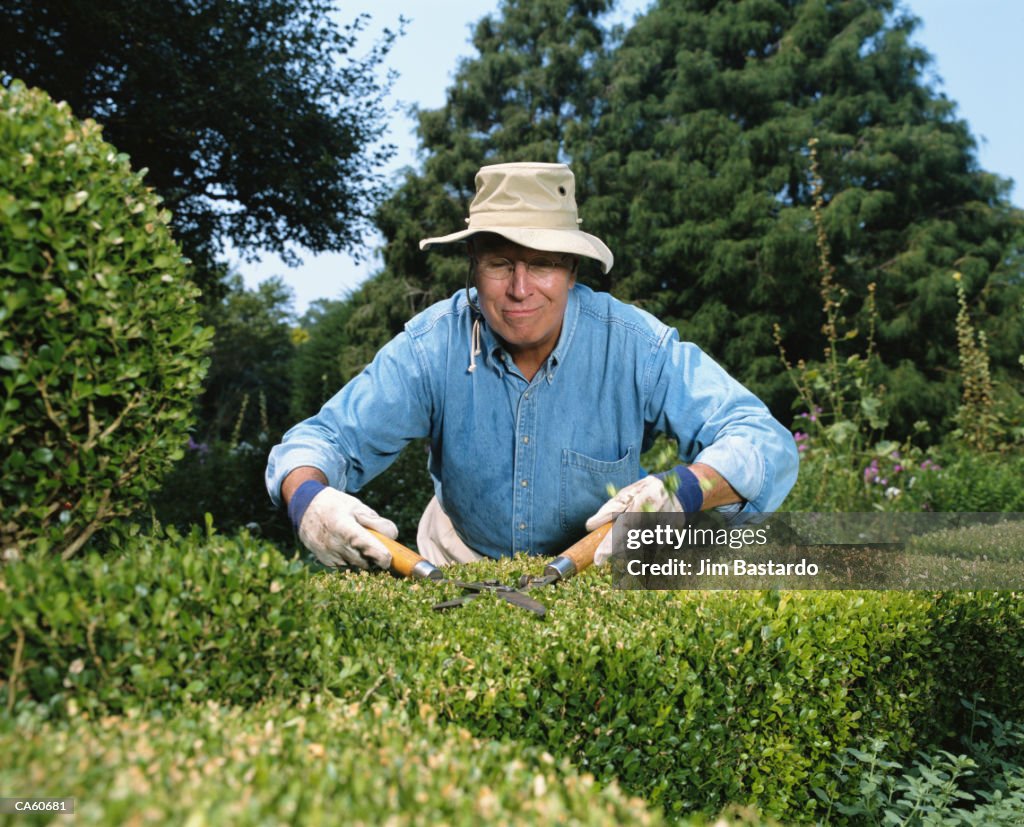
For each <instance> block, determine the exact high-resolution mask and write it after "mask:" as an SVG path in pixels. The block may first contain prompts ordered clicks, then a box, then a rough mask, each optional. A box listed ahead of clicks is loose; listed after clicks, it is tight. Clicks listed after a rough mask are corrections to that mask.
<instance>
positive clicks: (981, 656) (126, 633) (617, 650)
mask: <svg viewBox="0 0 1024 827" xmlns="http://www.w3.org/2000/svg"><path fill="white" fill-rule="evenodd" d="M132 548H133V554H132V555H131V556H130V557H125V558H123V559H109V558H102V557H99V556H96V555H90V556H88V557H86V558H84V559H83V560H81V561H72V562H70V563H67V564H60V565H54V564H53V563H52V561H50V560H47V559H44V558H43V557H41V556H32V557H31V558H30V559H27V560H25V561H24V562H22V563H18V564H16V565H12V566H9V567H7V568H6V569H5V570H3V572H2V574H0V618H2V619H0V652H4V653H6V655H4V656H2V659H0V663H2V664H3V667H4V670H5V672H4V673H3V676H2V677H3V680H4V683H3V684H2V685H0V691H3V692H4V693H5V695H6V697H7V699H8V702H9V704H10V708H11V709H12V710H14V711H17V710H22V709H24V710H30V709H34V710H36V713H34V714H37V713H42V714H45V715H50V716H56V717H57V718H61V717H63V716H66V715H68V714H72V713H73V714H75V715H82V714H85V715H89V716H91V717H93V718H95V717H96V716H101V715H106V714H111V713H117V714H121V713H125V712H130V711H132V710H136V711H140V712H144V711H147V710H148V711H149V712H151V713H155V712H159V711H162V710H169V709H177V708H180V706H181V704H190V703H195V702H200V701H202V702H205V701H208V700H212V701H215V702H217V703H219V704H242V705H250V704H253V703H257V702H260V701H263V700H265V699H268V698H289V697H295V696H297V695H299V694H301V693H302V692H313V691H315V692H326V693H330V694H332V695H334V696H336V697H337V698H338V699H339V700H341V701H344V702H349V703H356V702H359V703H362V702H364V701H366V700H367V699H370V698H372V699H374V700H384V701H386V702H388V703H389V704H391V705H392V706H393V707H395V708H401V709H403V710H406V711H407V712H408V714H409V715H411V716H413V717H415V718H416V719H418V720H420V721H421V722H422V723H423V724H424V725H425V726H427V727H428V728H429V727H447V726H449V725H456V726H458V727H462V728H465V729H467V730H468V731H469V732H471V733H473V735H474V736H476V737H482V738H486V739H492V740H499V741H505V740H514V741H516V742H517V743H520V744H524V745H531V746H532V747H536V748H539V749H542V750H545V751H547V752H549V753H550V754H552V755H554V756H556V757H558V758H567V759H569V760H571V761H572V762H573V763H574V764H575V765H576V767H577V768H578V769H579V770H580V771H582V772H589V773H592V774H594V775H595V776H596V777H597V778H598V779H599V780H608V779H612V778H615V779H617V780H618V782H619V783H620V784H621V785H622V787H623V788H624V789H625V790H626V791H628V792H629V793H630V794H634V795H641V796H643V797H644V798H646V799H647V800H648V801H649V802H651V803H653V804H657V805H662V806H664V807H665V808H666V809H667V811H668V812H670V813H675V812H691V811H695V810H699V811H704V812H707V813H713V812H717V811H718V810H719V809H720V808H721V807H723V806H724V805H726V804H728V803H730V802H733V803H740V804H743V803H748V802H752V801H757V802H759V804H760V805H761V806H762V807H764V808H765V810H766V811H767V812H768V813H769V814H772V815H775V816H777V817H780V818H783V819H786V820H794V819H804V818H814V817H815V816H818V815H820V813H821V807H822V805H821V802H820V800H819V799H818V798H817V797H816V796H815V794H814V793H813V792H812V791H813V789H814V788H815V787H818V788H820V789H822V790H826V791H828V792H829V794H830V796H832V797H833V798H835V797H838V798H840V799H841V798H842V796H844V795H848V794H852V793H851V790H853V789H855V785H856V781H857V770H856V768H855V769H853V770H851V771H850V772H849V773H848V774H846V775H845V776H844V778H842V779H840V778H839V776H838V775H837V774H836V764H835V756H836V754H837V753H840V752H842V751H843V750H845V749H846V748H848V747H863V746H864V745H866V744H868V743H870V742H873V741H874V740H875V739H881V740H882V741H885V742H886V743H887V744H888V745H889V746H888V748H887V754H888V755H891V756H894V757H900V756H907V755H910V754H912V752H913V750H914V749H916V748H918V747H921V746H924V745H927V744H933V743H936V742H939V741H941V740H942V739H943V738H945V737H947V736H950V735H952V734H954V733H956V732H958V731H961V728H962V726H963V722H962V721H960V719H959V717H958V716H959V715H960V714H961V713H962V711H963V710H962V708H961V706H960V702H959V701H960V697H961V696H968V695H971V694H973V693H975V692H980V693H982V694H983V695H984V696H985V697H986V701H987V704H988V706H989V708H991V709H993V710H994V711H996V712H998V713H999V714H1002V715H1004V716H1005V717H1006V718H1008V719H1012V720H1021V719H1022V715H1024V701H1022V699H1021V696H1020V693H1019V686H1020V684H1021V682H1022V680H1024V662H1022V657H1021V652H1024V609H1022V604H1021V601H1020V599H1019V596H1018V595H1015V594H1011V593H975V594H971V593H948V594H930V593H922V592H909V593H907V592H905V593H897V592H888V593H880V592H861V593H858V592H787V593H772V592H688V593H681V592H680V593H674V592H657V593H656V592H626V591H616V590H614V589H613V588H612V587H611V584H610V576H609V574H608V573H607V572H604V571H592V572H588V573H586V574H585V575H583V576H581V577H579V578H577V579H575V580H572V581H569V582H568V583H565V584H563V585H561V586H559V587H557V588H554V589H551V590H549V591H547V592H544V593H542V594H541V596H542V597H543V599H544V600H545V601H546V602H547V603H548V604H549V608H550V610H549V614H548V617H547V618H546V619H545V620H537V619H536V618H535V617H533V616H532V615H530V614H529V613H527V612H524V611H522V610H521V609H517V608H516V607H514V606H510V605H508V604H506V603H505V602H503V601H500V600H497V599H493V598H491V597H486V598H483V599H480V600H477V601H475V602H474V603H472V604H469V605H468V606H466V607H465V608H463V609H460V610H458V611H456V612H450V613H444V614H439V613H436V612H433V611H431V608H430V607H431V606H432V604H433V603H434V602H435V601H437V600H439V599H442V598H443V597H446V596H451V595H452V594H453V593H454V592H453V591H452V588H451V587H447V586H440V585H438V584H434V583H410V582H407V581H402V580H397V579H394V578H392V577H390V576H388V575H365V574H364V575H355V574H352V575H345V574H341V575H339V574H329V573H320V574H315V575H310V574H309V573H308V571H307V570H306V569H305V567H304V566H303V565H302V564H301V563H300V562H298V561H287V560H285V559H283V558H282V557H281V556H280V554H279V553H278V552H277V551H276V550H275V549H273V548H272V547H270V546H268V545H265V544H260V543H259V542H257V541H254V540H252V539H249V538H246V537H244V536H243V537H241V538H238V539H225V538H220V537H217V536H212V537H207V538H205V539H204V538H201V537H199V536H198V535H193V536H192V537H186V538H180V537H177V536H176V535H171V536H170V537H168V538H165V539H159V538H137V539H136V540H135V541H134V542H133V546H132ZM536 565H537V564H536V561H531V560H522V559H515V560H511V561H503V562H501V563H494V562H489V563H482V564H476V565H474V566H472V567H468V571H465V572H462V574H464V575H465V576H468V577H497V578H499V579H501V580H502V581H505V582H512V581H514V579H515V577H516V575H517V574H518V573H521V572H525V571H527V570H532V569H533V568H535V567H536ZM161 714H163V713H161Z"/></svg>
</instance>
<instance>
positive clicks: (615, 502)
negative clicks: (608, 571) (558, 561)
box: [587, 476, 683, 566]
mask: <svg viewBox="0 0 1024 827" xmlns="http://www.w3.org/2000/svg"><path fill="white" fill-rule="evenodd" d="M682 510H683V507H682V506H681V505H680V504H679V500H677V499H676V497H675V495H674V494H672V493H670V492H669V490H668V489H667V488H666V487H665V483H664V482H663V481H662V480H661V479H660V478H658V477H655V476H649V477H644V478H643V479H641V480H637V481H636V482H634V483H632V484H631V485H627V486H626V487H625V488H623V489H622V490H621V491H619V493H618V494H616V495H615V496H614V497H612V498H611V499H610V500H608V502H606V503H605V504H604V505H602V506H601V508H600V509H598V511H597V513H595V514H594V516H592V517H591V518H590V519H589V520H587V531H593V530H594V529H595V528H598V527H599V526H603V525H604V524H605V523H609V522H611V521H612V520H614V519H615V518H616V517H618V516H619V515H620V514H622V513H624V512H626V511H671V512H680V511H682ZM611 556H612V532H610V531H609V532H608V533H607V534H606V535H605V537H604V539H603V540H601V544H600V545H599V546H598V547H597V551H595V552H594V565H595V566H602V565H604V564H605V563H607V562H608V559H609V558H610V557H611Z"/></svg>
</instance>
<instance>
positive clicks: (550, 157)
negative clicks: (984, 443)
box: [353, 0, 1024, 434]
mask: <svg viewBox="0 0 1024 827" xmlns="http://www.w3.org/2000/svg"><path fill="white" fill-rule="evenodd" d="M609 5H610V4H609V3H606V2H595V3H574V2H569V0H545V2H536V3H531V2H525V0H521V1H518V2H517V1H516V0H507V2H505V3H503V4H502V6H501V7H500V9H499V13H498V15H497V17H488V18H485V19H484V20H482V21H481V22H480V23H479V24H478V26H477V29H476V34H475V37H474V43H475V45H476V47H477V49H478V52H479V54H478V55H477V56H476V57H474V58H472V59H470V60H466V61H464V62H463V63H462V65H461V66H460V68H459V71H458V75H457V77H456V81H455V83H454V85H453V86H452V88H451V89H450V90H449V93H448V99H447V102H446V104H445V105H444V106H443V107H442V108H440V109H438V110H435V111H429V112H421V113H420V129H419V135H420V139H421V146H422V149H423V152H424V156H425V158H424V163H423V169H422V172H408V173H407V174H406V177H405V180H404V182H403V183H402V185H401V186H400V187H399V189H398V190H397V192H396V193H395V194H394V195H393V196H392V197H391V198H390V199H389V200H388V201H387V202H386V203H385V205H384V207H383V208H382V210H381V211H380V213H379V216H378V224H379V226H380V227H381V229H382V231H383V232H384V235H385V236H386V238H387V241H388V244H387V246H386V248H385V262H386V269H385V272H384V273H383V274H382V275H381V276H380V277H379V278H378V279H375V280H374V281H373V282H371V283H369V284H368V285H366V286H365V289H364V291H362V293H361V294H360V299H361V300H366V299H369V298H370V297H374V296H375V297H377V298H378V299H381V298H383V299H386V300H387V302H388V304H387V308H385V309H383V310H377V311H375V313H376V314H377V316H376V318H375V319H374V320H373V322H372V325H370V326H368V327H367V328H366V329H365V330H366V332H368V333H369V332H371V331H372V330H373V329H374V326H375V325H382V327H380V328H378V332H379V333H380V334H381V335H382V334H383V333H393V332H396V331H397V330H398V329H400V326H401V323H402V321H404V319H405V318H407V315H408V312H409V311H410V310H411V309H416V308H417V307H418V306H422V305H423V304H426V303H427V302H429V301H431V300H434V299H437V298H439V297H440V296H442V295H446V294H449V293H451V292H452V291H453V290H455V289H457V288H458V287H459V286H461V285H462V284H463V283H464V282H465V277H466V270H465V263H464V260H463V258H462V257H461V250H459V249H441V250H438V251H437V252H434V251H431V252H430V253H429V254H427V255H424V254H423V253H421V252H420V251H419V249H418V247H417V242H418V240H419V239H421V238H424V237H427V236H431V235H439V234H443V233H447V232H451V231H452V230H453V229H455V228H457V227H460V226H462V222H463V220H464V218H465V217H466V215H468V209H469V203H470V201H471V199H472V195H473V176H474V173H475V172H476V170H477V169H478V168H479V166H480V165H481V164H484V163H492V162H499V161H512V160H525V159H529V160H538V161H555V160H562V161H566V162H568V163H570V164H571V165H572V167H573V170H574V172H575V173H576V178H577V192H578V199H579V202H580V212H581V215H582V216H583V218H584V221H585V224H584V227H585V229H587V230H588V231H589V232H593V233H595V234H597V235H599V236H601V237H602V238H604V239H605V240H606V241H607V242H608V244H609V246H610V247H611V249H612V250H613V251H614V253H615V256H616V262H615V267H614V269H613V271H612V272H611V273H610V274H608V275H607V276H605V275H601V274H599V273H597V272H596V270H597V268H596V267H592V268H585V269H584V270H583V272H582V274H581V279H582V280H583V281H584V282H588V283H591V284H593V285H594V286H597V287H599V288H602V289H609V290H611V291H612V292H614V293H615V294H616V295H618V296H619V297H621V298H623V299H626V300H630V301H634V302H636V303H638V304H640V305H642V306H644V307H646V308H648V309H650V310H651V311H652V312H654V313H655V314H657V315H659V316H660V317H661V318H663V319H664V320H665V321H667V322H669V323H671V324H674V325H676V326H677V327H679V329H680V332H681V334H682V336H683V337H684V338H686V339H689V340H691V341H694V342H696V343H698V344H699V345H700V346H702V347H703V348H705V349H706V350H707V351H709V352H710V353H711V354H712V355H713V356H714V357H715V358H716V359H718V360H719V361H721V362H722V363H723V364H724V365H725V366H726V367H727V368H728V369H729V370H731V371H732V372H733V373H734V374H735V375H737V376H738V377H739V378H740V379H742V380H743V381H744V382H745V383H747V384H748V385H749V386H750V387H751V388H752V389H754V390H755V391H756V392H758V393H759V394H761V395H762V396H763V397H764V398H765V399H766V401H767V402H768V403H769V404H770V406H771V407H772V409H773V410H774V411H775V413H776V414H777V415H778V416H779V417H780V418H781V419H783V421H788V420H789V418H790V415H791V411H790V400H791V398H792V390H791V386H790V384H789V381H788V379H787V378H786V377H785V376H784V375H783V372H782V370H781V363H780V360H779V354H778V350H777V347H776V345H775V342H774V340H773V335H772V331H773V326H774V325H775V324H776V323H778V324H780V325H781V327H782V329H783V331H784V335H785V346H786V348H787V352H788V353H789V355H790V356H791V357H793V358H797V357H803V358H806V359H815V358H820V356H821V354H822V347H823V344H824V337H823V335H822V323H823V321H824V319H823V316H822V305H821V300H820V297H819V282H820V272H819V256H818V249H817V247H816V232H815V225H814V221H813V217H812V213H811V205H812V202H813V193H812V190H813V186H812V176H811V173H810V155H809V146H808V145H809V141H810V140H811V139H816V141H817V153H818V158H819V164H820V170H821V176H822V184H823V195H824V201H825V206H824V209H823V215H824V223H825V227H826V235H827V240H828V243H829V246H830V248H831V250H832V263H833V264H834V265H835V268H836V274H835V278H836V280H837V282H838V283H839V284H840V285H841V286H842V287H843V288H844V289H845V290H846V291H848V294H849V299H848V301H847V305H846V308H847V311H848V312H849V313H851V314H852V315H853V316H857V315H858V311H859V310H860V308H861V306H862V304H863V303H864V302H865V301H866V297H867V295H868V285H869V284H871V283H875V284H876V285H877V290H876V295H877V304H878V310H879V315H880V319H881V321H880V324H879V327H878V330H877V334H876V338H877V341H878V345H879V350H880V354H881V357H882V360H883V362H884V365H885V368H884V370H883V371H882V372H881V373H880V375H879V377H878V379H879V381H884V382H885V383H886V384H887V385H888V387H889V401H890V404H891V405H892V406H893V408H894V410H895V416H894V418H893V433H894V434H895V433H897V432H901V433H905V432H907V431H908V430H909V429H910V427H911V424H912V423H913V422H914V421H915V420H917V419H922V418H923V419H928V420H930V421H931V422H932V424H933V425H941V424H942V423H943V422H947V423H948V421H949V417H950V415H951V414H952V413H953V411H954V409H955V407H956V404H957V399H958V390H957V388H956V382H957V377H956V365H957V355H956V334H955V319H956V313H957V302H956V293H955V289H954V282H953V280H952V278H951V275H952V272H953V271H954V270H958V271H960V272H962V273H963V277H964V283H965V285H966V287H967V291H968V297H969V301H970V304H971V306H972V307H974V308H976V310H977V312H978V315H979V319H981V320H982V322H983V326H984V327H986V328H987V329H988V330H989V333H990V336H989V340H990V342H992V351H993V353H992V356H993V363H994V365H996V366H1000V365H1001V366H1003V367H1004V368H1006V367H1010V366H1016V360H1017V357H1018V355H1019V354H1020V353H1021V351H1022V350H1024V326H1021V325H1020V324H1019V314H1020V310H1021V297H1022V292H1024V284H1022V278H1021V265H1020V262H1021V255H1020V252H1021V243H1022V228H1024V221H1022V213H1021V211H1020V210H1017V209H1015V208H1013V207H1012V206H1011V205H1010V203H1009V201H1008V198H1007V192H1008V184H1007V182H1005V181H1003V180H1000V179H999V178H998V177H996V176H994V175H991V174H989V173H986V172H985V171H983V170H981V169H980V168H979V166H978V162H977V158H976V152H975V150H976V147H975V142H974V139H973V137H972V136H971V134H970V131H969V129H968V126H967V124H966V123H965V122H964V121H962V120H960V119H958V118H957V117H956V113H955V105H954V104H953V103H952V102H951V101H949V100H948V99H947V98H946V97H945V96H943V95H942V94H940V93H938V92H937V91H936V90H934V89H933V88H931V87H930V86H929V85H928V83H927V81H926V78H925V74H924V73H925V71H926V69H927V67H928V64H929V61H930V58H929V56H928V55H927V53H926V52H925V51H924V50H923V49H921V48H919V47H916V46H914V45H913V44H912V42H911V36H912V33H913V31H914V28H915V26H916V25H917V21H916V20H915V19H914V18H913V17H911V16H909V15H907V14H905V13H903V12H902V11H901V10H900V9H899V8H897V7H896V5H895V2H894V0H843V1H842V2H826V0H662V1H661V2H658V3H655V4H654V5H653V6H652V8H651V9H650V10H649V11H648V12H647V13H646V14H645V15H643V16H641V17H639V18H638V19H637V20H636V22H635V24H634V25H633V27H632V28H631V29H630V30H629V31H628V32H626V33H625V34H622V33H619V32H612V33H609V32H608V31H606V30H605V29H603V28H602V26H601V25H600V18H601V15H602V14H603V13H604V12H605V11H606V10H607V8H608V6H609ZM456 246H457V245H456ZM381 314H383V315H381ZM353 318H355V317H353ZM366 318H368V316H367V317H366ZM860 321H861V322H862V323H863V324H862V327H861V330H862V336H863V335H864V331H865V330H866V327H865V326H864V325H866V324H867V321H866V319H864V318H863V317H862V318H861V319H860ZM374 335H377V334H374ZM861 341H862V339H861ZM854 345H858V342H854Z"/></svg>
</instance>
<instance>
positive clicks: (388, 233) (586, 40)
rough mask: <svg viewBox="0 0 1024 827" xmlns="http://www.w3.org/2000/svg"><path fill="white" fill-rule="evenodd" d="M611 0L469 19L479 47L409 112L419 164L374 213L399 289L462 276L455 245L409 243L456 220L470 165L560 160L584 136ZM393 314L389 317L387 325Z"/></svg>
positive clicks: (420, 296)
mask: <svg viewBox="0 0 1024 827" xmlns="http://www.w3.org/2000/svg"><path fill="white" fill-rule="evenodd" d="M612 5H613V0H505V1H504V2H503V3H502V4H501V6H500V8H499V10H498V13H497V15H487V16H485V17H483V18H482V19H481V20H480V22H479V23H477V25H476V28H475V31H474V34H473V45H474V46H475V47H476V49H477V51H478V52H479V56H478V57H476V58H474V59H472V60H465V61H463V62H462V63H461V65H460V66H459V69H458V72H457V74H456V78H455V82H454V84H453V85H452V87H451V88H450V89H449V90H448V95H447V101H446V103H445V105H444V106H443V107H442V108H440V109H437V110H424V111H420V112H419V115H418V116H419V127H418V135H419V139H420V144H421V147H422V149H423V150H424V151H425V152H426V159H425V161H424V165H423V172H422V173H415V172H410V173H407V175H406V178H405V181H404V182H403V184H402V185H401V186H400V187H399V188H398V190H397V191H396V192H395V193H394V194H393V195H392V196H391V197H390V198H389V199H388V200H387V201H386V202H385V203H384V204H383V206H382V208H381V209H380V211H379V213H378V216H377V224H378V227H379V228H380V230H381V232H382V233H383V235H384V236H385V238H386V239H387V244H386V246H385V248H384V260H385V274H384V276H383V278H384V279H385V280H387V279H390V280H398V281H401V282H403V283H404V288H403V289H402V290H401V291H400V292H401V293H402V295H404V296H406V297H411V298H413V299H415V300H418V301H419V304H421V305H422V304H426V303H428V302H429V301H432V300H435V299H437V298H440V297H441V296H442V295H447V294H450V293H451V292H453V291H454V290H456V289H458V287H459V286H461V285H463V284H465V279H466V266H465V263H464V261H463V259H462V256H461V250H459V249H454V250H453V249H438V250H436V251H432V252H431V253H430V254H429V256H427V257H426V261H427V266H426V267H425V266H424V255H423V253H421V252H420V250H419V246H418V242H419V240H420V239H421V238H425V237H428V236H433V235H443V234H446V233H449V232H452V231H453V230H454V229H456V228H458V227H460V226H463V222H464V221H465V218H466V216H467V215H468V214H469V204H470V201H472V198H473V194H474V186H473V178H474V175H475V173H476V171H477V169H479V168H480V167H481V166H482V165H484V164H488V163H503V162H510V161H525V160H530V161H560V160H565V158H566V150H567V147H568V146H569V145H571V144H574V143H578V142H580V141H584V140H586V136H587V135H588V134H589V132H590V130H591V129H592V127H593V125H594V124H595V123H596V121H597V115H598V112H599V111H600V108H601V106H602V93H603V83H602V62H603V60H604V59H605V57H606V55H607V53H608V50H607V43H608V41H609V38H610V37H612V36H613V35H611V34H610V33H609V32H608V31H607V30H606V29H605V28H604V27H603V26H602V25H601V23H600V19H601V17H602V15H604V14H605V13H606V12H607V11H608V10H609V9H610V8H611V7H612ZM578 197H581V198H585V193H581V192H578ZM456 247H457V245H456ZM404 304H405V303H403V304H399V305H398V309H399V310H404V309H405V306H404ZM402 321H404V318H402V319H399V318H397V317H395V318H394V319H392V320H390V323H391V326H392V328H393V329H397V328H396V324H398V325H400V324H401V322H402Z"/></svg>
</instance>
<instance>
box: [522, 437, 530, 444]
mask: <svg viewBox="0 0 1024 827" xmlns="http://www.w3.org/2000/svg"><path fill="white" fill-rule="evenodd" d="M529 444H530V438H529V437H528V436H524V437H523V445H529Z"/></svg>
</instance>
